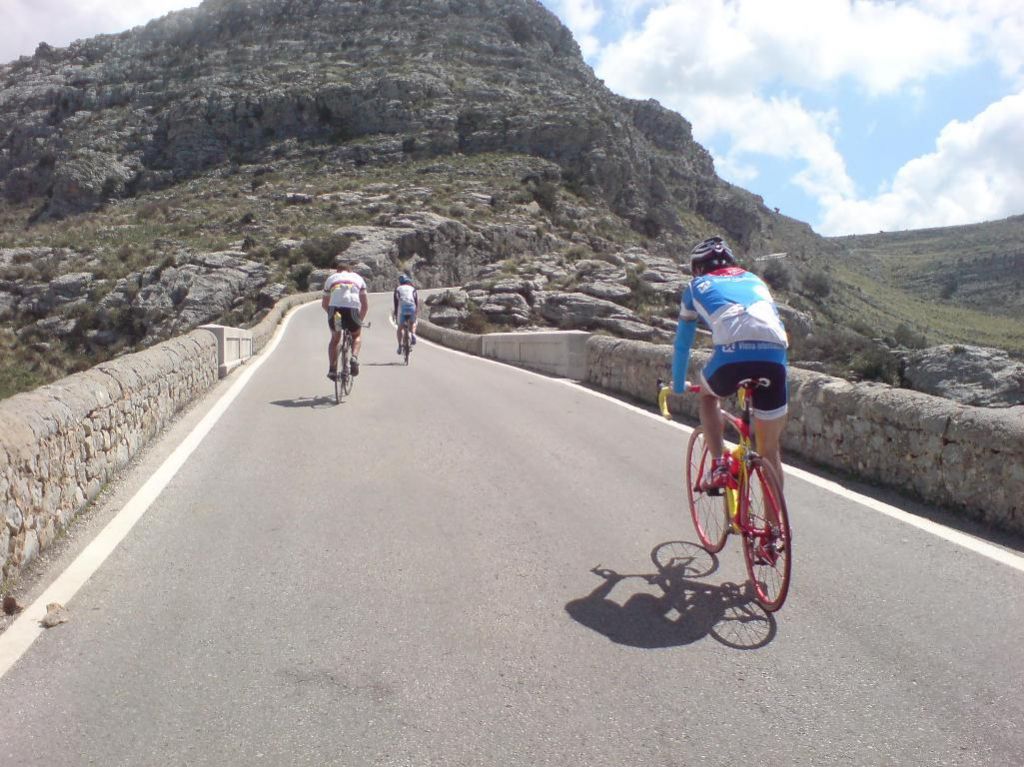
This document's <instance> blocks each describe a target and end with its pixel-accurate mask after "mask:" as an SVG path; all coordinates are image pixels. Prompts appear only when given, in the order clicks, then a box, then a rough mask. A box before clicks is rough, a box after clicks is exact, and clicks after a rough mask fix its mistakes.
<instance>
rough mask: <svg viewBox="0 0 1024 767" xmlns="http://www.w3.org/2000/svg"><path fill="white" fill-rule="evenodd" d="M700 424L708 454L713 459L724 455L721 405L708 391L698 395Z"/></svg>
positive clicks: (723, 425) (723, 427)
mask: <svg viewBox="0 0 1024 767" xmlns="http://www.w3.org/2000/svg"><path fill="white" fill-rule="evenodd" d="M700 424H701V426H703V427H704V442H705V444H706V445H707V446H708V452H709V453H711V455H712V456H713V457H715V458H720V457H721V456H722V455H723V454H724V453H725V441H724V439H723V437H722V432H723V431H724V429H725V424H724V422H723V421H722V404H721V402H719V401H718V397H716V396H715V395H714V394H712V393H711V392H708V391H701V393H700Z"/></svg>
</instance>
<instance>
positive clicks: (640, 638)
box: [565, 541, 776, 649]
mask: <svg viewBox="0 0 1024 767" xmlns="http://www.w3.org/2000/svg"><path fill="white" fill-rule="evenodd" d="M651 557H652V559H653V560H654V563H655V565H656V566H657V572H655V573H651V574H632V575H625V574H621V573H617V572H615V571H614V570H611V569H608V568H605V567H600V566H598V567H595V568H593V569H592V570H591V572H592V573H594V574H595V575H598V576H600V577H601V578H603V579H604V581H603V582H602V583H600V584H598V586H597V587H596V588H595V589H594V590H593V591H592V592H590V593H589V594H588V595H587V596H585V597H583V598H581V599H575V600H573V601H571V602H569V603H568V604H567V605H566V606H565V611H566V612H567V613H568V614H569V615H570V616H571V617H572V618H573V619H574V620H575V621H577V622H578V623H581V624H583V625H584V626H587V627H588V628H590V629H593V630H594V631H596V632H598V633H599V634H603V635H604V636H606V637H607V638H608V639H610V640H611V641H612V642H616V643H617V644H622V645H627V646H630V647H639V648H644V649H655V648H659V647H679V646H681V645H686V644H690V643H692V642H695V641H697V640H698V639H702V638H703V637H706V636H711V637H713V638H714V639H716V640H717V641H719V642H721V643H722V644H724V645H726V646H728V647H734V648H736V649H753V648H756V647H763V646H764V645H766V644H767V643H768V642H770V641H771V639H772V638H773V637H774V636H775V631H776V624H775V619H774V617H773V616H772V615H771V614H770V613H766V612H765V611H764V610H762V609H761V608H760V606H759V605H757V603H756V602H755V601H754V599H753V595H752V594H751V593H749V591H748V590H747V589H746V588H741V587H739V586H737V585H736V584H734V583H725V584H722V585H712V584H708V583H704V582H702V581H701V580H699V579H700V578H704V577H706V576H708V575H710V574H711V573H712V572H714V571H715V570H717V569H718V560H717V558H716V557H715V556H714V555H713V554H708V553H707V552H706V551H704V549H702V548H701V547H700V546H697V545H695V544H691V543H685V542H681V541H671V542H668V543H663V544H659V545H658V546H656V547H655V549H654V551H652V553H651ZM618 587H621V588H618ZM617 588H618V590H619V592H621V594H622V596H619V599H618V600H616V599H613V598H612V594H613V592H615V591H616V589H617ZM627 594H628V596H625V595H627Z"/></svg>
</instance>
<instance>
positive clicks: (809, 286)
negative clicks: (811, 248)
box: [801, 269, 832, 298]
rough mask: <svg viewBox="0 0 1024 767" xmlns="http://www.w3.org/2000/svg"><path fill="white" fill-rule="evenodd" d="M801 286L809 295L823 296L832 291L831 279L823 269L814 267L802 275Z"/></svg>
mask: <svg viewBox="0 0 1024 767" xmlns="http://www.w3.org/2000/svg"><path fill="white" fill-rule="evenodd" d="M801 287H802V288H803V290H804V292H805V293H807V294H808V295H809V296H812V297H814V298H825V297H827V296H828V294H829V293H831V292H832V280H831V279H830V278H829V276H828V275H827V274H825V272H824V271H822V270H820V269H816V270H815V271H813V272H808V273H807V274H805V275H804V278H803V280H801Z"/></svg>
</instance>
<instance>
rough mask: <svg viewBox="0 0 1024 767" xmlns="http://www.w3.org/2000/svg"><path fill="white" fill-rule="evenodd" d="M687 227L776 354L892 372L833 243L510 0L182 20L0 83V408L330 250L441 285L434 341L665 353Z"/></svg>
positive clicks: (276, 0) (212, 13)
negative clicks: (757, 289) (494, 334)
mask: <svg viewBox="0 0 1024 767" xmlns="http://www.w3.org/2000/svg"><path fill="white" fill-rule="evenodd" d="M711 233H720V234H724V235H725V236H726V237H727V238H728V239H729V240H730V241H731V242H732V243H733V245H734V248H735V250H736V251H737V252H738V253H739V254H740V255H741V256H742V257H743V259H744V261H745V263H746V265H748V266H749V267H751V268H755V269H757V270H758V271H760V272H762V273H763V274H764V276H765V278H766V279H767V280H769V281H770V282H771V284H772V286H773V288H774V290H775V292H776V295H777V296H778V297H779V298H780V299H781V300H782V301H783V303H784V306H783V311H784V312H785V313H786V320H787V325H788V327H789V328H790V330H791V334H792V335H793V337H794V341H795V345H794V350H793V356H794V359H797V360H803V361H807V362H808V364H816V365H819V366H820V367H821V368H822V369H826V370H828V371H829V372H837V373H841V374H850V375H853V376H855V377H856V376H860V377H874V378H880V379H883V380H892V379H893V378H894V377H896V378H898V376H899V370H900V366H899V363H900V358H899V357H898V356H897V355H895V354H894V353H893V352H892V351H891V350H890V349H889V346H890V345H892V344H890V343H889V341H888V340H886V339H883V338H879V336H881V335H883V332H882V331H886V330H891V329H892V326H895V325H896V324H897V322H896V321H893V322H891V323H889V327H888V328H882V329H879V328H873V327H851V326H850V322H849V318H850V316H851V315H850V313H849V312H848V311H847V310H846V309H845V308H844V307H846V306H848V305H851V302H852V301H853V300H854V298H856V299H857V300H862V299H863V291H861V288H860V287H859V286H858V285H856V284H853V282H851V281H849V280H846V281H844V274H843V273H842V272H840V271H834V270H833V264H835V263H839V262H840V261H841V260H842V257H843V256H844V254H846V253H848V248H847V246H846V245H845V244H844V243H843V242H841V241H836V240H827V239H824V238H821V237H819V236H817V235H816V234H815V233H814V232H813V231H812V230H811V229H810V227H809V226H807V225H806V224H804V223H802V222H799V221H796V220H793V219H790V218H787V217H785V216H781V215H779V214H778V213H777V212H776V211H771V210H768V209H767V208H765V206H764V205H763V203H762V200H761V199H760V198H758V197H757V196H755V195H753V194H751V193H749V192H747V191H745V190H743V189H740V188H738V187H735V186H732V185H730V184H728V183H726V182H724V181H723V180H721V179H720V178H718V176H717V175H716V174H715V170H714V165H713V162H712V159H711V156H710V155H709V153H708V152H707V151H706V150H705V149H704V148H703V147H701V146H700V145H699V144H698V143H696V142H695V141H694V140H693V136H692V132H691V129H690V125H689V123H688V122H687V121H686V120H685V119H684V118H683V117H681V116H680V115H678V114H675V113H673V112H671V111H669V110H667V109H665V108H663V107H662V106H660V105H659V104H658V103H656V102H654V101H635V100H630V99H626V98H622V97H620V96H617V95H616V94H613V93H612V92H610V91H609V90H608V89H607V88H606V87H605V86H604V84H603V83H602V82H601V81H600V80H599V79H597V78H596V77H595V76H594V74H593V72H592V71H591V70H590V68H589V67H588V66H587V65H586V63H585V62H584V61H583V59H582V57H581V55H580V52H579V49H578V47H577V45H576V43H575V42H574V41H573V39H572V36H571V34H570V33H569V31H568V30H567V29H566V28H565V27H564V26H563V25H562V24H561V23H560V22H559V21H558V19H557V18H556V17H555V16H554V15H552V14H551V13H550V12H548V11H547V10H546V9H545V8H544V7H543V6H541V5H540V3H539V2H536V0H205V2H204V3H203V4H202V5H201V6H199V7H198V8H196V9H191V10H186V11H180V12H177V13H172V14H169V15H167V16H165V17H164V18H162V19H158V20H155V21H153V22H150V23H149V24H147V25H145V26H144V27H140V28H137V29H134V30H130V31H128V32H124V33H121V34H117V35H103V36H99V37H95V38H91V39H88V40H83V41H79V42H76V43H74V44H72V45H71V46H69V47H67V48H62V49H56V48H53V47H51V46H49V45H47V44H45V43H41V44H40V45H39V47H38V48H37V50H36V52H35V54H34V55H33V56H24V57H22V58H20V59H19V60H17V61H15V62H11V63H9V64H6V65H2V66H0V351H2V354H0V396H6V395H7V394H9V393H11V392H13V391H17V390H21V389H25V388H31V387H32V386H35V385H38V384H39V383H42V382H45V381H46V380H49V379H52V378H54V377H57V376H59V375H63V374H66V373H67V372H69V371H72V370H75V369H80V368H82V367H85V366H88V365H91V364H94V363H95V362H96V361H98V360H100V359H104V358H106V357H109V356H111V355H114V354H118V353H121V352H123V351H128V350H132V349H135V348H139V347H141V346H145V345H147V344H150V343H153V342H155V341H158V340H161V339H163V338H166V337H168V336H170V335H173V334H176V333H180V332H181V331H183V330H185V329H187V328H189V327H194V326H195V325H198V324H202V323H204V322H211V321H220V322H226V323H231V324H246V323H249V322H253V321H255V320H257V319H258V318H259V317H260V316H261V313H262V311H264V310H265V308H266V307H267V306H268V305H270V304H272V303H273V301H274V300H275V299H276V298H277V297H280V296H281V295H283V294H284V293H286V292H289V291H295V290H306V289H309V288H310V286H314V287H315V286H317V285H318V283H319V282H322V279H323V277H324V275H325V273H326V270H328V269H329V268H330V267H331V266H332V265H333V264H334V263H335V261H336V258H337V257H339V256H340V255H344V257H345V258H346V259H351V260H354V261H355V262H356V263H358V269H359V270H360V271H361V272H362V273H363V274H364V275H365V276H366V277H367V278H368V280H369V281H370V284H371V286H372V287H373V288H375V289H387V288H389V287H390V286H391V285H393V283H394V280H395V278H396V277H397V275H398V273H399V272H400V271H409V272H411V273H412V274H413V275H414V277H415V279H416V280H417V282H418V283H419V284H421V285H423V286H440V285H444V286H459V287H458V289H457V290H453V291H451V292H449V293H448V294H446V295H445V296H444V297H443V298H441V299H439V300H438V302H437V303H436V304H435V306H434V307H433V314H434V317H435V318H436V319H437V320H438V321H439V322H442V323H447V324H450V325H455V326H459V327H463V328H465V329H471V330H486V329H489V328H509V327H513V328H520V327H530V326H547V327H578V328H586V329H591V330H597V331H602V332H607V333H611V334H615V335H619V336H624V337H629V338H641V339H647V340H654V341H665V340H667V339H668V338H670V337H671V333H672V329H673V327H674V317H675V315H676V311H677V304H678V297H679V293H680V291H681V289H682V286H683V285H684V284H685V281H686V279H687V274H686V273H685V271H684V269H682V268H681V267H680V265H679V258H678V257H679V255H680V254H682V253H687V252H688V251H689V248H690V247H691V245H692V243H693V242H694V241H695V240H697V239H699V238H700V237H703V236H706V235H708V234H711ZM779 251H783V252H786V253H787V254H788V256H787V258H786V259H785V260H784V261H760V260H758V257H759V256H760V255H761V254H767V253H772V252H779ZM851 263H853V262H852V261H851ZM858 291H861V292H858ZM890 303H891V302H890ZM862 304H863V301H862ZM862 304H858V306H860V305H862ZM863 314H864V313H863V312H859V313H858V314H857V315H855V316H863ZM938 340H942V339H938ZM893 343H894V344H895V345H897V346H898V345H899V339H896V340H895V341H894V342H893Z"/></svg>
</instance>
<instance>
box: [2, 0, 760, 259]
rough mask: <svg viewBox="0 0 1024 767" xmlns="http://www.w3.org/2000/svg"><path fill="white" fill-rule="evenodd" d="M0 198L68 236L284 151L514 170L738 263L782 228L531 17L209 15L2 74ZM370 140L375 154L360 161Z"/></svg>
mask: <svg viewBox="0 0 1024 767" xmlns="http://www.w3.org/2000/svg"><path fill="white" fill-rule="evenodd" d="M0 81H2V82H3V83H4V87H3V91H2V96H0V135H3V136H4V140H3V143H2V148H0V183H2V186H3V193H4V195H5V196H6V198H7V199H8V200H10V201H13V202H16V203H17V202H23V201H27V200H39V201H40V209H39V215H42V216H51V217H62V216H68V215H72V214H75V213H80V212H82V211H87V210H94V209H96V208H97V207H99V206H100V205H102V204H103V203H104V202H105V201H107V200H110V199H116V198H121V197H126V196H132V195H137V194H140V193H143V192H145V191H148V190H154V189H161V188H166V187H167V186H169V185H171V184H174V183H177V182H180V181H181V180H183V179H186V178H190V177H194V176H195V175H196V174H200V173H203V172H204V171H208V170H210V169H212V168H216V167H219V166H223V165H225V164H228V163H231V162H235V163H253V162H259V161H261V160H263V159H265V158H266V156H267V151H268V150H269V149H270V148H272V147H273V146H275V145H278V144H279V143H280V142H282V141H286V140H289V139H294V140H298V141H303V142H337V143H347V144H352V147H351V152H350V155H351V159H352V161H354V162H362V163H379V162H396V161H401V160H403V159H408V158H410V157H411V158H418V157H437V156H446V155H450V154H453V153H457V152H459V153H464V154H480V153H484V152H510V153H518V154H522V155H527V156H535V157H543V158H545V159H548V160H551V161H552V162H554V163H556V164H557V166H558V167H559V169H560V171H561V177H562V178H561V180H562V181H564V182H565V183H566V184H569V185H571V186H572V187H573V188H574V189H576V190H578V191H579V192H581V193H583V194H584V195H585V196H587V197H592V198H595V199H600V200H602V201H603V202H604V203H605V204H606V205H607V206H608V207H609V209H610V210H612V211H613V212H614V213H616V214H617V215H619V216H621V217H623V218H624V219H626V220H627V221H629V222H630V224H631V225H632V226H633V227H634V228H635V229H636V230H638V231H641V232H643V233H645V234H647V235H650V236H656V235H657V234H659V233H661V232H662V231H669V232H674V233H678V234H688V231H687V228H686V225H685V223H684V217H685V213H687V212H691V211H692V212H695V213H697V214H698V215H701V216H704V217H705V218H707V219H708V220H710V221H712V222H713V223H715V224H717V225H719V226H720V227H721V228H722V229H724V230H725V231H726V232H727V233H728V234H729V235H731V236H732V237H733V238H735V239H736V240H737V241H739V242H740V243H741V244H742V246H744V247H750V246H755V245H759V244H761V242H763V240H764V230H765V228H766V225H767V222H768V220H769V218H770V217H769V216H768V215H767V211H765V210H764V208H763V206H761V205H760V202H759V200H757V199H756V198H755V197H754V196H753V195H751V194H749V193H747V192H745V191H743V190H741V189H737V188H735V187H731V186H729V185H727V184H725V183H724V182H722V181H721V180H719V179H718V178H717V176H716V175H715V172H714V168H713V165H712V161H711V157H710V155H709V154H708V153H707V152H706V151H705V150H704V149H703V148H702V147H701V146H700V145H698V144H697V143H695V142H694V141H693V138H692V135H691V131H690V126H689V124H688V123H687V122H686V121H685V120H684V119H683V118H681V117H680V116H678V115H676V114H674V113H672V112H670V111H668V110H666V109H664V108H662V107H661V106H660V105H658V104H657V103H655V102H653V101H631V100H628V99H624V98H621V97H618V96H616V95H614V94H613V93H611V92H610V91H608V90H607V89H606V88H605V87H604V86H603V84H602V83H601V82H600V81H599V80H597V79H596V78H595V77H594V75H593V73H592V72H591V70H590V69H589V67H587V66H586V64H585V63H584V62H583V60H582V58H581V56H580V53H579V49H578V47H577V45H576V43H575V42H574V41H573V39H572V36H571V34H570V33H569V31H568V30H567V29H566V28H565V27H564V26H562V24H561V23H560V22H559V21H558V20H557V18H556V17H554V16H553V15H552V14H551V13H549V12H548V11H547V10H545V9H544V8H543V7H542V6H541V5H540V3H538V2H534V1H533V0H404V1H403V0H359V1H358V2H343V1H340V0H207V1H206V2H205V3H203V4H202V6H200V7H199V8H198V9H195V10H188V11H182V12H180V13H175V14H171V15H169V16H167V17H165V18H164V19H161V20H158V21H154V22H151V23H150V24H148V25H147V26H145V27H143V28H141V29H137V30H133V31H131V32H126V33H123V34H120V35H107V36H100V37H96V38H93V39H90V40H86V41H82V42H79V43H76V44H73V45H72V46H71V47H69V48H66V49H61V50H56V49H53V48H50V47H49V46H47V45H46V44H41V45H40V46H39V48H38V50H37V51H36V54H35V55H34V56H33V57H31V58H28V57H23V58H22V59H20V60H19V61H17V62H14V63H13V64H10V65H8V66H6V67H4V68H3V69H0ZM361 139H366V140H364V141H360V140H361Z"/></svg>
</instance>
